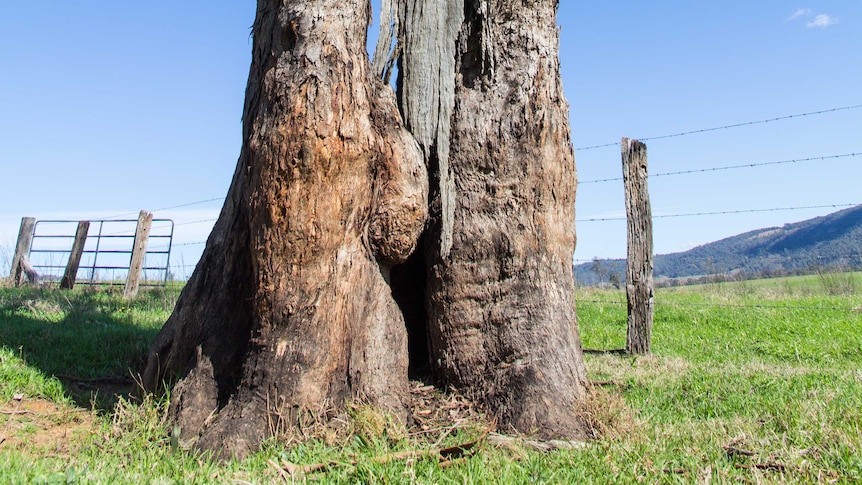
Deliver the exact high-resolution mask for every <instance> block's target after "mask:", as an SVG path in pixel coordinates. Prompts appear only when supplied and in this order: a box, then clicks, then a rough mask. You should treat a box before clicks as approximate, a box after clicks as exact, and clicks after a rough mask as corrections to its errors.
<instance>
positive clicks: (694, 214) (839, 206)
mask: <svg viewBox="0 0 862 485" xmlns="http://www.w3.org/2000/svg"><path fill="white" fill-rule="evenodd" d="M858 205H860V204H858V203H855V204H827V205H809V206H801V207H776V208H772V209H741V210H727V211H715V212H692V213H688V214H664V215H657V216H652V218H653V219H671V218H676V217H700V216H718V215H728V214H753V213H757V212H781V211H796V210H807V209H843V208H847V207H856V206H858ZM625 220H626V217H595V218H591V219H578V220H577V221H576V222H607V221H625Z"/></svg>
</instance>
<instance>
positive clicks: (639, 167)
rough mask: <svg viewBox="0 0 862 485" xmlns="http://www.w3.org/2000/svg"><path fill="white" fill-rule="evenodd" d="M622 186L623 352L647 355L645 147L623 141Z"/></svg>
mask: <svg viewBox="0 0 862 485" xmlns="http://www.w3.org/2000/svg"><path fill="white" fill-rule="evenodd" d="M622 159H623V182H624V184H625V194H626V217H627V220H628V258H627V261H626V300H627V302H628V329H627V332H626V352H628V353H630V354H648V353H649V352H650V345H651V340H652V324H653V310H654V308H653V307H654V304H655V290H654V288H653V244H652V209H651V208H650V201H649V192H648V191H647V147H646V145H645V144H643V143H641V142H640V141H637V140H630V139H628V138H623V141H622Z"/></svg>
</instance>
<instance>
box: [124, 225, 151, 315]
mask: <svg viewBox="0 0 862 485" xmlns="http://www.w3.org/2000/svg"><path fill="white" fill-rule="evenodd" d="M152 222H153V214H152V213H150V212H147V211H141V213H140V215H138V226H137V228H136V229H135V243H134V246H133V247H132V259H131V261H130V262H129V275H128V276H127V277H126V288H125V289H124V290H123V298H125V299H127V300H128V299H131V298H134V297H135V296H137V295H138V283H139V282H140V279H141V270H142V269H143V266H144V257H145V256H146V254H147V240H148V239H149V237H150V226H151V225H152Z"/></svg>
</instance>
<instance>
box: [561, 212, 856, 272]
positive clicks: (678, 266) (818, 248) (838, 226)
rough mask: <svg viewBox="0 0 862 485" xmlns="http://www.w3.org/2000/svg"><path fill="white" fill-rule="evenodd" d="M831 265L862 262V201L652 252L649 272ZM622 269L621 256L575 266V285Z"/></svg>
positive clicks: (783, 269) (803, 268) (795, 268)
mask: <svg viewBox="0 0 862 485" xmlns="http://www.w3.org/2000/svg"><path fill="white" fill-rule="evenodd" d="M835 267H846V268H850V267H853V268H859V267H862V205H860V206H856V207H852V208H850V209H844V210H841V211H838V212H835V213H832V214H829V215H826V216H822V217H816V218H814V219H808V220H805V221H802V222H796V223H792V224H785V225H784V226H783V227H770V228H765V229H758V230H755V231H750V232H746V233H744V234H739V235H737V236H732V237H728V238H726V239H722V240H720V241H716V242H713V243H709V244H704V245H703V246H698V247H696V248H693V249H690V250H688V251H685V252H681V253H672V254H664V255H658V256H656V259H655V276H656V278H683V277H692V276H705V275H721V274H729V273H737V274H738V273H744V274H745V275H748V276H758V275H760V276H770V275H777V274H785V273H794V272H804V271H807V270H812V271H814V270H816V268H835ZM624 274H625V261H624V260H599V261H594V262H592V263H584V264H580V265H577V266H575V278H576V280H577V281H578V283H579V284H580V285H595V284H598V283H600V282H605V283H613V282H614V281H616V280H617V279H618V278H619V279H620V280H621V279H622V276H623V275H624Z"/></svg>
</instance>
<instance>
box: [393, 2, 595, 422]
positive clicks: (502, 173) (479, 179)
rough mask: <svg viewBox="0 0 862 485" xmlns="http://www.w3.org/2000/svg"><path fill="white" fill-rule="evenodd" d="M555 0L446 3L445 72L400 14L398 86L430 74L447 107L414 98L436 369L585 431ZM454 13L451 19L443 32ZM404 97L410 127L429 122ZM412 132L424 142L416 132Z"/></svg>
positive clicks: (570, 176) (570, 158) (476, 390)
mask: <svg viewBox="0 0 862 485" xmlns="http://www.w3.org/2000/svg"><path fill="white" fill-rule="evenodd" d="M462 1H463V0H462ZM411 2H417V3H423V0H408V2H407V4H408V5H410V4H411ZM425 2H426V3H435V2H431V1H429V0H425ZM437 3H439V2H437ZM453 3H458V4H459V6H460V7H461V8H463V10H462V11H455V10H456V9H454V8H453V6H452V4H453ZM556 5H557V2H556V0H530V1H523V2H511V1H508V0H466V1H463V3H461V2H449V3H448V6H449V8H448V10H447V9H445V8H444V9H443V10H445V13H444V15H446V16H447V17H446V18H448V19H449V21H448V22H442V23H441V25H443V26H444V28H439V27H438V28H436V30H435V32H437V35H438V36H440V37H442V38H440V39H438V41H439V42H441V43H443V48H438V49H436V50H433V49H432V52H442V53H443V55H444V56H445V55H446V48H445V46H446V45H448V44H446V43H447V42H455V44H454V45H453V48H454V54H455V58H454V59H455V64H454V66H453V68H454V71H453V72H451V74H449V73H447V72H446V69H447V67H446V65H445V64H446V63H445V59H444V60H443V62H442V63H435V60H434V59H433V58H431V59H429V58H428V54H427V51H428V49H425V48H422V47H421V45H420V48H419V49H418V50H415V49H414V48H413V47H412V46H411V44H410V36H409V32H410V31H409V29H410V28H411V27H410V23H411V21H412V22H413V25H414V27H413V28H414V29H415V28H417V27H415V25H416V24H417V23H418V24H419V25H420V27H418V28H421V25H422V24H423V22H422V21H419V22H417V21H416V20H415V19H411V18H410V16H409V15H408V18H407V19H406V21H405V22H406V23H407V24H408V26H407V27H406V28H407V29H408V35H407V45H406V47H405V50H404V57H405V58H404V60H403V65H405V66H409V67H412V68H411V69H404V73H403V74H404V76H405V79H404V80H403V85H404V86H405V92H404V93H403V95H404V96H405V97H406V98H408V99H410V98H411V93H410V92H409V91H407V89H408V88H409V87H410V86H411V85H412V83H413V80H412V79H411V76H413V77H414V78H418V79H420V80H427V79H431V80H432V82H436V85H437V86H438V88H437V89H436V91H435V90H433V89H432V90H431V91H432V92H434V93H435V95H436V96H437V97H439V98H440V100H439V101H436V100H433V98H432V101H431V104H432V105H434V106H440V107H441V109H440V111H443V110H444V109H445V108H446V107H447V106H451V109H450V113H451V115H446V114H445V113H443V114H442V115H441V114H440V113H435V112H434V110H424V111H423V110H421V109H420V110H416V111H418V112H419V113H420V116H422V113H427V112H429V111H430V116H431V117H432V122H431V123H430V125H431V126H436V127H438V132H437V137H436V138H435V139H434V143H435V145H434V146H435V148H436V155H437V156H436V159H435V157H434V156H432V157H431V161H430V162H429V167H433V168H435V169H436V174H435V176H434V177H433V179H432V203H431V212H432V220H433V221H434V224H433V228H432V234H431V237H429V238H428V240H427V242H428V246H429V254H428V264H429V265H430V266H429V275H428V278H429V302H428V308H429V332H430V338H431V343H432V348H433V364H434V367H435V371H436V375H437V377H438V379H440V380H441V381H442V382H443V383H445V384H448V385H453V386H456V387H459V388H463V389H467V390H468V391H470V392H471V393H472V394H473V395H474V396H476V397H477V398H479V399H480V400H481V401H482V402H484V403H485V404H487V405H488V406H489V408H490V409H491V410H493V411H494V412H495V413H496V415H497V417H498V420H499V422H500V424H501V425H503V426H510V427H513V428H515V429H517V430H519V431H521V432H524V433H529V434H535V435H538V436H541V437H554V438H557V437H568V438H584V437H586V435H587V432H586V429H585V427H584V424H583V423H582V421H581V420H580V419H579V412H578V406H579V403H580V402H582V400H583V399H584V397H585V393H586V391H585V389H586V388H585V386H586V382H587V378H586V373H585V370H584V365H583V356H582V352H581V345H580V339H579V335H578V328H577V319H576V314H575V307H574V278H573V273H572V256H573V253H574V248H575V226H574V224H575V214H574V210H575V209H574V204H575V190H576V174H575V164H574V154H573V151H572V147H571V142H570V136H569V123H568V103H567V102H566V100H565V98H564V95H563V89H562V85H561V81H560V74H559V61H558V54H559V37H558V31H557V25H556ZM425 10H427V7H426V8H425ZM453 22H457V24H456V25H457V26H458V28H457V29H455V30H454V35H453V37H452V38H451V40H450V39H449V38H446V37H445V36H446V35H447V33H448V32H450V27H451V26H452V23H453ZM424 23H426V24H427V23H428V22H427V21H426V22H424ZM417 56H418V57H417ZM441 65H442V66H443V67H442V68H440V66H441ZM423 66H425V69H426V71H425V72H422V71H421V69H422V68H423ZM427 70H430V72H428V71H427ZM417 71H419V72H417ZM437 72H440V73H442V74H439V75H438V74H436V73H437ZM435 76H439V81H436V80H435ZM447 76H449V77H448V78H447ZM421 82H427V81H420V83H421ZM449 86H451V87H452V90H451V96H452V99H451V102H450V100H449V98H448V96H450V94H449V92H448V91H447V90H448V88H449ZM450 103H451V105H450ZM402 105H405V103H404V101H402ZM406 106H407V109H405V123H406V124H407V125H408V127H410V128H411V130H415V129H416V127H417V126H419V127H422V126H424V125H425V123H423V122H421V121H417V120H416V118H415V117H414V114H413V113H412V112H411V110H410V109H409V108H410V107H409V105H406ZM426 116H428V115H426ZM434 116H441V117H442V118H441V120H440V121H439V122H438V121H437V120H435V119H433V117H434ZM447 116H448V117H447ZM450 122H451V127H450ZM440 127H443V128H442V129H441V128H440ZM414 133H415V131H414ZM441 133H442V134H443V135H445V137H444V136H441ZM447 138H448V139H447ZM417 139H418V141H419V143H420V145H423V146H425V145H426V139H425V138H423V136H422V135H421V134H420V136H417ZM443 148H445V150H444V149H443ZM425 151H426V155H427V153H428V151H429V150H428V149H427V148H426V150H425ZM434 162H436V163H434Z"/></svg>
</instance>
